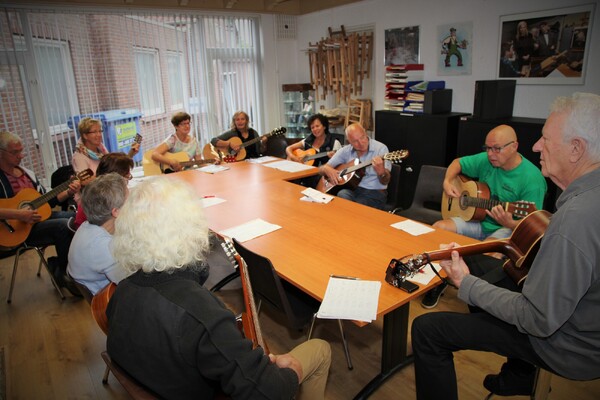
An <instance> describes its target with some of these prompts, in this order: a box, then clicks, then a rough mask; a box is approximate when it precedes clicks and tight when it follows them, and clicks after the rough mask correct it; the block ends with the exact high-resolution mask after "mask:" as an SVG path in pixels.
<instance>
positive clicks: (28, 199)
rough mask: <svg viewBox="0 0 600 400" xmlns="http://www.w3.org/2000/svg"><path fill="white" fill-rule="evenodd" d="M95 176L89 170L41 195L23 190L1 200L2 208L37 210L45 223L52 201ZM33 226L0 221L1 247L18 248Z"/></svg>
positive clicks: (12, 221) (24, 223)
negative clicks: (70, 188) (78, 182)
mask: <svg viewBox="0 0 600 400" xmlns="http://www.w3.org/2000/svg"><path fill="white" fill-rule="evenodd" d="M93 176H94V173H93V172H92V170H91V169H89V168H88V169H86V170H83V171H81V172H79V173H78V174H77V175H75V176H74V177H72V178H70V179H69V180H67V181H66V182H63V183H61V184H60V185H58V186H57V187H55V188H54V189H52V190H50V191H49V192H46V193H45V194H40V193H39V192H38V191H37V190H34V189H29V188H27V189H21V191H19V193H17V195H16V196H14V197H11V198H10V199H0V208H9V209H13V210H21V209H29V210H37V212H38V214H40V216H41V220H40V222H41V221H45V220H47V219H48V218H50V215H52V210H51V209H50V205H49V204H48V202H49V201H50V200H52V199H53V198H55V197H56V196H58V195H59V194H60V193H62V192H64V191H65V190H67V189H68V188H69V185H70V184H71V183H72V182H73V181H75V180H79V181H81V182H84V181H86V180H88V179H90V178H92V177H93ZM32 226H33V224H30V223H27V222H23V221H19V220H18V219H0V247H16V246H18V245H20V244H21V243H23V242H24V241H25V239H27V236H29V232H31V227H32Z"/></svg>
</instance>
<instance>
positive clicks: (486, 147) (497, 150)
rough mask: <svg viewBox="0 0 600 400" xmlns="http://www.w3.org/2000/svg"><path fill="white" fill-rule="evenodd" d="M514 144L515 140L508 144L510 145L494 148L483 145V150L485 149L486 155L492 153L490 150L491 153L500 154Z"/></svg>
mask: <svg viewBox="0 0 600 400" xmlns="http://www.w3.org/2000/svg"><path fill="white" fill-rule="evenodd" d="M514 142H515V141H514V140H513V141H512V142H508V143H506V144H505V145H504V146H492V147H490V146H486V145H483V147H482V149H483V151H485V152H486V153H487V152H488V151H490V150H491V151H493V152H494V153H500V152H501V151H502V149H504V148H505V147H507V146H509V145H511V144H513V143H514Z"/></svg>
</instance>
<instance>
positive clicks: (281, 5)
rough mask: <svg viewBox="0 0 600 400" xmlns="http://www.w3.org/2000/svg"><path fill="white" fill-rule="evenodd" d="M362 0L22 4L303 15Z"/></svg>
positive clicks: (26, 1) (42, 0)
mask: <svg viewBox="0 0 600 400" xmlns="http://www.w3.org/2000/svg"><path fill="white" fill-rule="evenodd" d="M358 1H360V0H21V1H19V2H18V4H19V5H35V6H57V5H58V6H92V7H98V6H101V7H128V8H132V7H135V8H138V7H139V8H168V9H178V10H182V11H183V10H190V11H193V10H211V11H232V12H257V13H266V14H286V15H302V14H308V13H311V12H315V11H321V10H325V9H329V8H334V7H338V6H341V5H344V4H350V3H356V2H358ZM15 3H16V1H15Z"/></svg>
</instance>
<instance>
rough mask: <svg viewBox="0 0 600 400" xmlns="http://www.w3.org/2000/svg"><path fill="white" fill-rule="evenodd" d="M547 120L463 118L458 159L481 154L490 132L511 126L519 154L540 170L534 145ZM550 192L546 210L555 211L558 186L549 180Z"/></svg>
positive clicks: (459, 132) (460, 128) (459, 130)
mask: <svg viewBox="0 0 600 400" xmlns="http://www.w3.org/2000/svg"><path fill="white" fill-rule="evenodd" d="M545 122H546V120H544V119H539V118H524V117H512V118H500V119H480V118H474V117H470V116H469V117H462V118H461V119H460V125H459V129H458V140H457V146H456V155H457V157H462V156H466V155H471V154H475V153H479V152H481V147H482V146H483V145H484V144H485V137H486V135H487V134H488V132H489V131H491V130H492V129H493V128H495V127H497V126H498V125H503V124H504V125H509V126H511V127H512V128H513V129H514V130H515V132H516V133H517V138H518V141H519V153H521V155H523V156H524V157H525V158H527V159H528V160H529V161H531V162H532V163H533V164H534V165H535V166H537V167H538V168H540V154H539V153H534V152H533V150H532V147H533V145H534V144H535V142H537V141H538V139H539V138H540V137H541V136H542V128H543V127H544V123H545ZM546 183H547V184H548V192H547V195H546V200H545V202H544V209H546V210H549V211H552V212H553V211H554V203H555V202H556V197H557V193H558V192H557V189H558V188H557V186H556V185H555V184H554V183H553V182H552V181H551V180H550V179H548V178H546Z"/></svg>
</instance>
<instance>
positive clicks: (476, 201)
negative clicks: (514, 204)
mask: <svg viewBox="0 0 600 400" xmlns="http://www.w3.org/2000/svg"><path fill="white" fill-rule="evenodd" d="M463 200H466V201H465V205H466V206H469V207H476V208H484V209H486V210H491V209H492V208H494V207H496V206H497V205H501V206H502V208H504V210H508V205H509V202H507V201H500V200H494V199H484V198H478V197H466V198H464V199H463Z"/></svg>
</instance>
